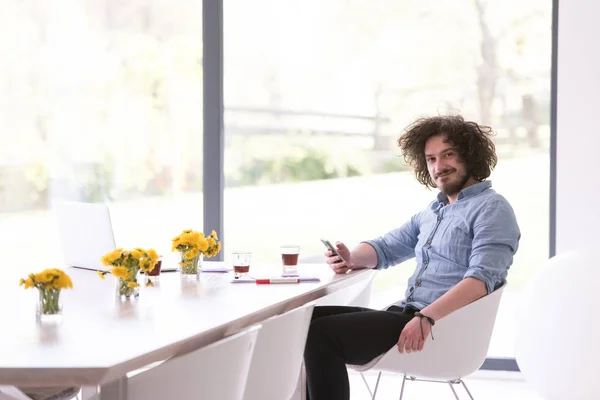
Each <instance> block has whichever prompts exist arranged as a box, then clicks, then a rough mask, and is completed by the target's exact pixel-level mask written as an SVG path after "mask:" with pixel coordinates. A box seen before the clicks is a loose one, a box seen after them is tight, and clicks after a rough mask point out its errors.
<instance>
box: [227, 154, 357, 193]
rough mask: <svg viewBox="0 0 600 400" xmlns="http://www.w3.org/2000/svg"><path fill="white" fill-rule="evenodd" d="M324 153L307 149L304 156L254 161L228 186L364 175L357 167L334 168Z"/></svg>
mask: <svg viewBox="0 0 600 400" xmlns="http://www.w3.org/2000/svg"><path fill="white" fill-rule="evenodd" d="M330 158H331V157H330V156H329V155H328V154H326V153H325V152H323V151H315V150H312V149H309V148H305V149H304V151H303V154H302V155H301V156H297V155H296V156H291V155H285V156H279V157H277V156H275V157H271V158H253V159H251V160H250V161H249V162H247V163H245V164H243V165H242V166H241V168H240V170H239V171H240V173H239V177H238V178H237V179H236V178H234V177H232V176H229V177H228V181H227V184H228V186H244V185H256V184H261V183H284V182H302V181H312V180H321V179H334V178H340V177H350V176H358V175H363V174H362V173H361V171H360V170H359V169H358V168H357V167H356V166H354V165H352V164H349V163H344V165H341V166H339V165H338V166H337V167H335V166H334V165H333V164H332V162H331V159H330Z"/></svg>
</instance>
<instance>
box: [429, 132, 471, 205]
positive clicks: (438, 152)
mask: <svg viewBox="0 0 600 400" xmlns="http://www.w3.org/2000/svg"><path fill="white" fill-rule="evenodd" d="M445 140H446V136H434V137H432V138H430V139H429V140H428V141H427V142H426V143H425V160H426V161H427V169H428V170H429V175H430V176H431V179H433V181H434V182H435V185H436V186H437V188H438V189H440V191H442V193H444V194H445V195H446V196H454V195H456V194H458V192H460V191H461V190H462V189H463V187H464V186H465V184H466V183H467V181H468V180H469V175H468V174H467V169H466V167H465V164H464V163H463V162H462V161H461V160H460V159H459V157H458V152H457V151H456V149H455V148H454V146H453V145H452V143H448V142H446V141H445Z"/></svg>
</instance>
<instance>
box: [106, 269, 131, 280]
mask: <svg viewBox="0 0 600 400" xmlns="http://www.w3.org/2000/svg"><path fill="white" fill-rule="evenodd" d="M110 273H111V274H113V275H114V276H115V277H117V278H122V279H128V278H129V271H128V270H127V268H125V267H114V268H113V269H112V271H110Z"/></svg>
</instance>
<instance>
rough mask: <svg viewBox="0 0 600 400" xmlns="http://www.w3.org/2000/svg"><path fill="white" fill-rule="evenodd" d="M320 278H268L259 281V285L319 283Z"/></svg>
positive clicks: (257, 281)
mask: <svg viewBox="0 0 600 400" xmlns="http://www.w3.org/2000/svg"><path fill="white" fill-rule="evenodd" d="M319 281H320V279H319V278H293V277H288V278H267V279H257V280H256V283H257V284H259V285H260V284H269V283H300V282H319Z"/></svg>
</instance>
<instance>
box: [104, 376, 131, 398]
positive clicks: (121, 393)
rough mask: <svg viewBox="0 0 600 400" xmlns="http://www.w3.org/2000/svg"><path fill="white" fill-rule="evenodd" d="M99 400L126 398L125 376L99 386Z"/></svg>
mask: <svg viewBox="0 0 600 400" xmlns="http://www.w3.org/2000/svg"><path fill="white" fill-rule="evenodd" d="M99 400H127V377H126V376H124V377H122V378H120V379H116V380H114V381H112V382H108V383H106V384H104V385H102V386H100V398H99Z"/></svg>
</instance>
